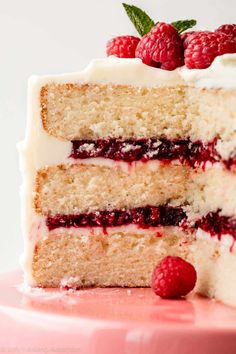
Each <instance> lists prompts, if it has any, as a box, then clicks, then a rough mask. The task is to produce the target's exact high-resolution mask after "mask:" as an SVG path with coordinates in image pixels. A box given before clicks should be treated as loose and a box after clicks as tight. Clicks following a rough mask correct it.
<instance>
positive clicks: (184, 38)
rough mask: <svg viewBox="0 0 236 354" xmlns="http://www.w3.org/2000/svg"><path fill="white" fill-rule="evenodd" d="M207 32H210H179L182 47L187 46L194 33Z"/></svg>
mask: <svg viewBox="0 0 236 354" xmlns="http://www.w3.org/2000/svg"><path fill="white" fill-rule="evenodd" d="M207 32H210V31H204V32H203V31H189V32H184V33H183V34H181V38H182V41H183V45H184V49H186V48H187V46H188V43H189V41H190V39H191V36H192V35H195V34H196V33H198V34H199V33H207Z"/></svg>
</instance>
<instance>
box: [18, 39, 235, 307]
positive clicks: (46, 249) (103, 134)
mask: <svg viewBox="0 0 236 354" xmlns="http://www.w3.org/2000/svg"><path fill="white" fill-rule="evenodd" d="M136 45H137V43H136ZM138 45H139V44H138ZM168 65H170V64H168ZM235 65H236V55H235V54H226V55H223V56H219V57H217V58H216V59H215V60H214V62H213V63H212V64H211V65H210V67H209V68H206V69H202V70H201V69H199V70H190V69H188V68H186V67H181V68H176V69H175V70H173V71H167V70H162V69H161V68H156V67H150V66H147V65H145V64H144V63H142V61H141V59H127V58H126V59H119V58H115V57H110V58H107V59H102V60H96V61H93V62H92V63H91V64H90V65H89V66H88V67H87V69H86V70H84V71H83V72H80V73H75V74H67V75H59V76H47V77H41V78H37V77H33V78H32V79H31V81H30V87H29V118H28V128H27V133H26V138H25V141H24V142H23V144H22V145H21V150H22V152H21V154H22V170H23V175H24V183H23V192H22V196H23V209H24V217H23V227H24V235H25V253H24V269H25V275H26V281H27V282H28V284H30V285H31V286H42V287H60V286H64V285H68V286H71V287H82V286H102V287H104V286H128V287H136V286H141V287H142V286H149V285H150V279H151V273H152V271H153V269H154V267H155V265H156V264H157V263H158V262H159V261H160V260H161V259H162V258H163V257H165V256H166V255H177V256H181V257H182V258H184V259H187V260H189V261H190V262H192V263H193V264H194V266H195V268H196V270H197V276H198V281H197V286H196V291H197V292H199V293H201V294H204V295H207V296H210V297H215V298H216V299H219V300H222V301H223V302H226V303H229V304H233V305H236V295H235V294H236V285H235V281H234V280H235V271H236V255H235V247H234V244H235V237H236V201H235V198H234V196H235V190H236V178H235V151H236V119H235V112H236V100H235V97H236V85H235V82H236V81H235V79H236V69H235V67H236V66H235Z"/></svg>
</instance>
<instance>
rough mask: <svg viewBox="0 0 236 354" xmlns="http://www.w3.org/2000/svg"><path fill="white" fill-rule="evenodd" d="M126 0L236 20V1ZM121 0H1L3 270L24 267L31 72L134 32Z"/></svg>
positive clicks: (157, 16)
mask: <svg viewBox="0 0 236 354" xmlns="http://www.w3.org/2000/svg"><path fill="white" fill-rule="evenodd" d="M127 2H128V3H131V4H134V5H137V6H140V7H142V8H143V9H145V10H146V11H147V12H148V13H149V14H150V15H151V16H152V17H153V19H154V20H155V21H158V20H162V21H166V22H168V21H171V20H177V19H183V18H196V19H198V20H199V27H204V28H206V27H208V28H214V27H215V26H218V25H220V24H222V23H233V22H235V23H236V2H235V0H194V1H192V0H172V1H171V0H146V1H135V0H134V1H132V0H129V1H128V0H127ZM121 3H122V1H120V0H19V1H18V0H15V1H14V0H0V159H1V161H0V162H1V163H0V169H1V170H0V271H5V270H9V269H14V268H16V267H18V258H19V254H20V252H21V250H22V248H23V242H22V238H21V231H20V202H19V193H18V190H19V186H20V181H21V179H20V174H19V171H18V156H17V152H16V148H15V146H16V143H17V142H18V141H19V140H21V139H22V138H23V136H24V129H25V122H26V93H27V78H28V77H29V76H30V75H31V74H47V73H62V72H69V71H76V70H80V69H82V68H83V67H84V66H85V65H87V63H88V62H89V61H90V60H91V59H92V58H96V57H103V56H104V55H105V43H106V41H107V40H108V39H109V38H110V37H112V36H116V35H121V34H135V30H134V29H133V26H132V25H131V24H130V22H129V20H128V18H127V17H126V14H125V12H124V10H123V8H122V6H121Z"/></svg>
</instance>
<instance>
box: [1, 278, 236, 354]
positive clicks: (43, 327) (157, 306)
mask: <svg viewBox="0 0 236 354" xmlns="http://www.w3.org/2000/svg"><path fill="white" fill-rule="evenodd" d="M21 282H22V275H21V273H20V272H14V273H8V274H2V275H1V276H0V286H1V292H0V313H1V316H0V353H5V352H8V353H9V352H10V353H34V354H35V353H36V354H37V353H40V354H41V353H54V354H55V353H79V354H95V353H96V354H123V353H124V354H154V353H155V354H235V353H236V309H233V308H230V307H228V306H224V305H222V304H220V303H217V302H213V301H210V300H208V299H205V298H200V297H196V296H195V297H194V296H190V297H189V298H188V299H187V300H162V299H160V298H158V297H157V296H155V295H154V294H153V293H152V291H151V290H150V289H117V288H110V289H88V290H79V291H76V292H75V291H71V290H69V291H62V290H52V289H48V290H41V289H33V290H31V291H28V292H25V291H23V286H22V285H21V286H20V285H19V284H20V283H21Z"/></svg>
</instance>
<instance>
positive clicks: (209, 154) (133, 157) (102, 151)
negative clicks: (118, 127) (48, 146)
mask: <svg viewBox="0 0 236 354" xmlns="http://www.w3.org/2000/svg"><path fill="white" fill-rule="evenodd" d="M216 143H217V139H214V140H213V141H211V142H209V143H207V144H204V143H203V142H201V141H196V142H191V141H190V139H183V140H168V139H159V140H157V139H128V140H122V139H115V138H109V139H98V140H73V141H72V151H71V155H70V157H71V158H73V159H87V158H95V157H103V158H108V159H112V160H115V161H125V162H130V163H131V162H133V161H143V162H145V161H149V160H161V161H171V160H176V159H178V160H180V161H181V162H182V163H187V164H188V165H190V166H192V167H194V166H196V165H200V164H206V162H208V161H209V162H211V163H215V162H219V161H222V162H224V163H225V165H226V167H227V168H229V169H230V168H231V166H232V165H234V164H236V158H234V159H233V158H231V159H230V160H228V161H226V162H225V161H223V159H222V158H221V156H220V155H219V153H218V152H217V150H216Z"/></svg>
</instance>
